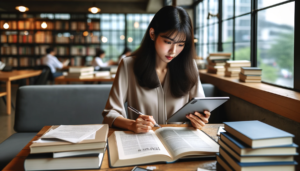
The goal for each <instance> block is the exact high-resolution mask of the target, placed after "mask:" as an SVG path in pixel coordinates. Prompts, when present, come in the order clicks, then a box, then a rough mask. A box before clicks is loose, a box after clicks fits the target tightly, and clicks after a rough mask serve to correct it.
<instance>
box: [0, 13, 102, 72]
mask: <svg viewBox="0 0 300 171" xmlns="http://www.w3.org/2000/svg"><path fill="white" fill-rule="evenodd" d="M5 23H7V24H8V25H9V28H7V29H5V28H4V24H5ZM43 23H46V25H47V27H46V28H43V27H42V26H44V25H43ZM100 35H101V31H100V18H99V19H97V18H93V19H90V18H88V17H87V14H77V13H76V14H56V13H51V14H50V13H46V14H45V13H25V14H24V13H0V43H1V44H0V60H1V61H2V62H4V63H6V64H8V65H10V66H13V67H14V68H15V69H20V68H27V67H34V66H36V65H40V64H41V58H42V57H43V56H45V55H46V49H47V48H48V47H54V48H55V50H56V56H57V57H58V59H59V60H61V61H62V60H64V59H66V58H68V59H70V61H71V63H70V65H71V66H82V65H85V61H86V57H88V56H92V57H93V56H94V55H95V48H96V47H100V45H101V40H100Z"/></svg>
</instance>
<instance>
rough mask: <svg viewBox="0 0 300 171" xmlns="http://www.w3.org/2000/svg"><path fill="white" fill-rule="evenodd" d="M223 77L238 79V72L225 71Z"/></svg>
mask: <svg viewBox="0 0 300 171" xmlns="http://www.w3.org/2000/svg"><path fill="white" fill-rule="evenodd" d="M225 76H226V77H238V76H239V71H227V70H225Z"/></svg>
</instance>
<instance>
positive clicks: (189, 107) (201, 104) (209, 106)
mask: <svg viewBox="0 0 300 171" xmlns="http://www.w3.org/2000/svg"><path fill="white" fill-rule="evenodd" d="M228 99H229V97H195V98H193V99H192V100H190V101H189V102H188V103H186V104H185V105H184V106H183V107H182V108H180V109H179V110H178V111H177V112H175V113H174V114H173V115H172V116H171V117H170V118H169V119H168V120H167V123H170V122H185V121H188V119H187V118H186V117H185V115H186V114H189V113H194V112H195V111H197V112H199V113H203V111H204V110H207V111H209V112H212V111H213V110H215V109H216V108H217V107H219V106H220V105H222V104H223V103H225V102H226V101H227V100H228Z"/></svg>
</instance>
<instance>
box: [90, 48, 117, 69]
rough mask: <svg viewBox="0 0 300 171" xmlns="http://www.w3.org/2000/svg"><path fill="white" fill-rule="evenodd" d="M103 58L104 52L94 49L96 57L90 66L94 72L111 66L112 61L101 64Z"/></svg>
mask: <svg viewBox="0 0 300 171" xmlns="http://www.w3.org/2000/svg"><path fill="white" fill-rule="evenodd" d="M104 57H105V51H104V50H102V49H99V48H96V57H95V58H94V59H93V60H92V63H91V65H92V66H94V68H95V70H99V69H100V68H101V67H107V66H110V65H113V63H114V62H113V61H111V60H110V61H108V62H103V59H104Z"/></svg>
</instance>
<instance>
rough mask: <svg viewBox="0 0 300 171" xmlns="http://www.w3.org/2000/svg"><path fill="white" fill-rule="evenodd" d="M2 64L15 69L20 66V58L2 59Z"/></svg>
mask: <svg viewBox="0 0 300 171" xmlns="http://www.w3.org/2000/svg"><path fill="white" fill-rule="evenodd" d="M1 62H3V63H5V64H6V65H8V66H13V67H17V66H18V58H14V57H1Z"/></svg>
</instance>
